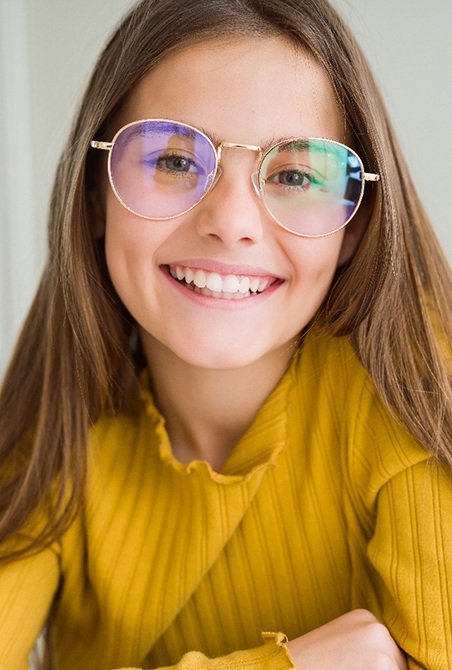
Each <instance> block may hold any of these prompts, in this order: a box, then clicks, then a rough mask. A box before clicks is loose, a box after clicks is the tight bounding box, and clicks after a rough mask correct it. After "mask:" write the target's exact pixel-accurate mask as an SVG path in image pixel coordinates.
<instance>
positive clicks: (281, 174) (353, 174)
mask: <svg viewBox="0 0 452 670" xmlns="http://www.w3.org/2000/svg"><path fill="white" fill-rule="evenodd" d="M362 173H363V165H362V163H361V160H360V158H359V157H358V156H357V155H356V154H355V153H354V151H352V150H351V149H349V148H348V147H346V146H344V145H342V144H340V143H338V142H334V141H333V140H322V139H312V138H301V139H296V140H290V141H287V142H282V143H280V144H278V145H277V146H276V147H273V148H272V149H270V151H268V153H267V154H266V155H265V156H264V158H263V161H262V165H261V168H260V173H259V184H260V188H261V191H262V194H263V199H264V202H265V206H266V208H267V210H268V211H269V213H270V214H271V216H272V217H273V218H274V219H276V221H278V222H279V223H280V224H281V225H282V226H284V227H285V228H287V229H288V230H290V231H292V232H294V233H298V234H299V235H306V236H313V237H317V236H322V235H328V234H330V233H333V232H335V231H336V230H339V228H341V227H342V226H344V225H345V224H346V223H347V222H348V221H349V220H350V219H351V217H352V216H353V214H354V213H355V212H356V209H357V207H358V205H359V203H360V202H361V198H362V194H363V180H362Z"/></svg>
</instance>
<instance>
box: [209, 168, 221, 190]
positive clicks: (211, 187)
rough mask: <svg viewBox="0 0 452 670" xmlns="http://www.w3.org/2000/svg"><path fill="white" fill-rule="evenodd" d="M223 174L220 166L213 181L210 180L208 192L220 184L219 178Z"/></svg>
mask: <svg viewBox="0 0 452 670" xmlns="http://www.w3.org/2000/svg"><path fill="white" fill-rule="evenodd" d="M221 175H222V170H221V167H220V166H218V167H217V171H216V172H215V175H214V177H213V179H212V181H211V182H210V185H209V188H208V189H207V191H206V193H209V191H211V190H212V189H213V188H215V186H216V185H217V184H218V180H219V179H220V177H221Z"/></svg>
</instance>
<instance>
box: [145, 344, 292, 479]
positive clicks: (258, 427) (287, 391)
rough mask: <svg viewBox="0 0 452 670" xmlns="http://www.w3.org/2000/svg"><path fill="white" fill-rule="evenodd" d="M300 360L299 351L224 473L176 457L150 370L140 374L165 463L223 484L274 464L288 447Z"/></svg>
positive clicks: (148, 416)
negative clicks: (288, 431)
mask: <svg viewBox="0 0 452 670" xmlns="http://www.w3.org/2000/svg"><path fill="white" fill-rule="evenodd" d="M299 360H300V354H299V352H297V354H296V355H295V357H294V359H293V360H292V362H291V364H290V366H289V368H288V370H287V371H286V373H285V374H284V375H283V377H282V378H281V380H280V382H279V383H278V385H277V386H276V388H275V389H274V390H273V391H272V393H271V394H270V396H269V397H268V398H267V400H266V402H265V404H264V405H263V406H262V407H261V408H260V410H259V411H258V412H257V414H256V417H255V419H254V421H253V423H252V424H251V426H250V428H249V429H248V431H247V432H246V433H245V435H244V436H243V437H242V438H241V439H240V440H239V442H238V443H237V444H236V446H235V447H234V450H233V451H232V453H231V455H230V457H229V459H228V460H227V462H226V464H225V465H224V467H223V468H222V469H221V472H216V471H215V470H214V469H213V468H212V467H211V466H210V464H209V463H207V462H206V461H202V460H194V461H191V462H190V463H188V464H184V463H181V462H180V461H178V460H177V459H176V458H175V456H174V454H173V452H172V449H171V444H170V441H169V437H168V433H167V431H166V427H165V419H164V417H163V416H162V414H161V413H160V412H159V410H158V409H157V407H156V405H155V402H154V398H153V395H152V392H151V390H150V377H149V373H148V371H147V370H144V371H143V372H142V373H141V377H140V382H141V390H140V399H141V402H142V403H143V408H144V412H145V414H146V416H147V418H148V420H149V421H150V423H151V424H152V428H153V431H154V433H155V436H156V438H157V444H158V452H159V457H160V460H161V461H162V463H164V464H165V465H166V466H168V467H170V468H172V469H173V470H174V472H175V473H177V474H178V475H180V476H182V477H184V476H185V477H186V476H190V475H194V474H195V473H197V474H198V475H199V476H201V477H203V478H207V479H210V480H212V481H214V482H215V483H217V484H221V485H230V484H239V483H241V482H246V481H249V480H250V479H251V478H253V477H254V476H255V475H256V474H257V473H259V472H262V471H263V470H265V469H266V468H268V467H270V466H274V465H275V464H276V461H277V459H278V457H279V456H280V454H281V453H282V452H283V451H284V450H285V448H286V446H287V422H288V417H289V414H290V410H291V403H290V396H291V390H292V388H293V384H294V380H295V378H296V376H297V370H298V366H299Z"/></svg>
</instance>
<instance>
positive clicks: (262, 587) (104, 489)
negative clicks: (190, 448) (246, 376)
mask: <svg viewBox="0 0 452 670" xmlns="http://www.w3.org/2000/svg"><path fill="white" fill-rule="evenodd" d="M58 588H59V595H58V608H57V619H56V621H57V623H56V647H57V655H58V659H59V665H58V667H59V669H61V670H81V669H82V668H83V670H109V669H112V668H132V667H134V668H159V667H168V666H172V665H175V664H177V667H178V668H181V669H182V668H196V669H198V668H212V669H217V670H223V669H226V668H232V667H234V668H242V667H243V668H250V669H251V668H256V669H258V668H270V669H273V668H274V669H277V668H281V669H286V668H292V667H293V663H292V661H291V659H290V656H289V654H288V652H287V650H286V647H285V644H284V642H285V637H284V634H285V635H286V636H287V637H288V638H289V639H291V638H293V637H296V636H298V635H301V634H303V633H304V632H307V631H309V630H311V629H312V628H315V627H317V626H320V625H322V624H323V623H326V622H327V621H330V620H331V619H333V618H335V617H337V616H339V615H340V614H342V613H344V612H346V611H349V610H351V609H354V608H357V607H365V608H368V609H370V610H372V611H373V612H374V613H375V614H376V615H377V616H378V617H380V618H381V619H382V620H383V621H384V622H385V623H386V625H387V626H388V627H389V629H390V631H391V633H392V635H393V636H394V637H395V639H396V640H397V642H398V643H399V644H400V646H401V647H402V648H403V649H404V650H405V651H406V652H407V653H408V654H409V656H410V668H424V667H425V668H429V670H446V669H448V668H452V611H451V608H452V482H451V478H450V475H449V474H445V473H444V472H443V471H442V469H441V468H440V467H439V466H437V465H435V464H434V463H432V462H431V461H430V460H429V459H428V457H427V454H426V453H425V452H424V451H423V450H422V449H421V448H420V447H419V446H418V445H417V444H416V442H415V441H414V440H413V439H412V438H411V437H410V436H408V435H407V434H406V432H405V431H404V430H403V429H402V428H401V427H400V426H399V425H398V424H397V423H396V422H395V421H394V420H393V419H392V418H391V417H390V415H389V414H388V412H387V410H386V409H385V408H384V407H383V405H382V403H381V401H380V400H379V397H378V395H377V393H376V391H375V389H374V386H373V384H372V382H371V381H370V379H369V377H368V375H367V373H366V372H365V371H364V369H363V368H362V366H361V365H360V363H359V362H358V360H357V358H356V356H355V354H354V353H353V351H352V349H351V347H350V345H349V344H348V343H347V341H346V340H345V339H339V338H336V339H333V338H331V337H330V336H328V335H326V334H325V333H323V332H322V331H320V330H317V329H316V330H313V331H312V333H311V334H310V335H309V336H308V337H307V339H306V341H305V343H304V346H303V349H302V351H301V353H300V354H297V356H296V357H295V359H294V361H293V363H292V364H291V367H290V368H289V370H288V371H287V373H286V375H285V376H284V377H283V379H282V380H281V382H280V384H279V385H278V387H277V388H276V389H275V390H274V391H273V393H272V394H271V396H270V397H269V399H268V400H267V402H266V404H265V405H264V407H262V409H261V410H260V411H259V413H258V415H257V416H256V418H255V421H254V423H253V425H252V427H251V428H250V430H249V431H248V432H247V434H246V435H245V436H244V437H243V438H242V439H241V440H240V442H239V443H238V444H237V445H236V447H235V449H234V451H233V453H232V455H231V457H230V459H229V461H228V462H227V464H226V466H225V467H224V468H223V470H222V472H221V473H216V472H214V471H213V470H212V469H211V468H210V466H209V465H208V464H207V463H205V462H200V461H196V462H193V463H190V464H189V465H183V464H181V463H179V462H178V461H176V460H175V458H174V457H173V455H172V452H171V447H170V444H169V442H168V436H167V433H166V431H165V424H164V419H163V418H162V417H161V415H160V414H159V412H158V411H157V409H156V408H155V405H154V403H153V401H152V397H151V395H150V393H149V391H148V390H147V389H146V387H145V386H144V387H143V390H142V394H141V398H140V406H139V408H138V413H137V416H136V417H129V416H117V417H111V416H109V417H104V418H102V419H101V420H99V421H98V423H97V424H96V426H95V427H94V429H93V430H92V434H91V440H90V465H89V477H88V483H87V490H86V495H85V502H84V505H83V508H82V509H81V510H80V513H79V514H78V516H77V518H76V520H75V522H74V523H73V524H72V526H71V528H70V529H69V531H68V532H67V533H66V534H65V536H64V537H63V538H62V539H61V541H60V542H58V543H56V544H55V546H54V547H52V549H48V550H46V551H43V552H42V553H41V554H39V555H37V556H35V557H31V558H28V559H25V560H22V561H20V562H17V563H14V564H12V565H10V566H8V567H6V568H2V572H1V573H0V603H1V607H0V670H24V669H25V668H26V667H27V657H28V654H29V651H30V649H31V647H32V646H33V643H34V640H35V638H36V636H37V635H38V633H39V630H40V629H41V627H42V624H43V621H44V620H45V617H46V614H47V611H48V608H49V606H50V604H51V602H52V600H53V599H54V594H55V593H56V590H57V589H58ZM267 631H282V632H283V633H284V634H283V633H274V634H272V633H268V632H267ZM263 632H264V636H263V637H262V633H263ZM213 659H215V660H213Z"/></svg>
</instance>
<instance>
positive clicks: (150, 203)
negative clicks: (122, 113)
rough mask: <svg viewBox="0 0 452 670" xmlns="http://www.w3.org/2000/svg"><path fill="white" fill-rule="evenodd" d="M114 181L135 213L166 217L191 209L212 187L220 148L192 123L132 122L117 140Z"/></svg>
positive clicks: (111, 165) (112, 162) (112, 157)
mask: <svg viewBox="0 0 452 670" xmlns="http://www.w3.org/2000/svg"><path fill="white" fill-rule="evenodd" d="M109 161H110V162H109V173H110V181H111V185H112V188H113V190H114V192H115V193H116V195H117V197H118V198H119V200H120V201H121V202H122V203H123V204H124V205H125V207H127V209H130V210H131V211H132V212H134V213H135V214H138V215H139V216H142V217H145V218H149V219H166V218H170V217H173V216H177V215H179V214H183V213H184V212H186V211H188V210H189V209H191V208H192V207H193V206H194V205H196V203H198V202H199V201H200V200H201V198H202V197H203V196H204V195H205V193H206V192H207V191H208V189H209V187H210V184H211V182H212V179H213V176H214V173H215V167H216V153H215V149H214V147H213V145H212V143H211V142H210V140H209V139H208V138H207V137H205V136H204V135H203V134H202V133H200V132H198V131H197V130H195V129H194V128H191V127H190V126H186V125H184V124H181V123H174V122H171V121H164V120H149V121H139V122H136V123H132V124H130V125H128V126H126V127H125V128H123V129H122V130H121V131H120V132H119V134H118V135H117V136H116V138H115V139H114V141H113V147H112V150H111V152H110V158H109Z"/></svg>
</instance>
